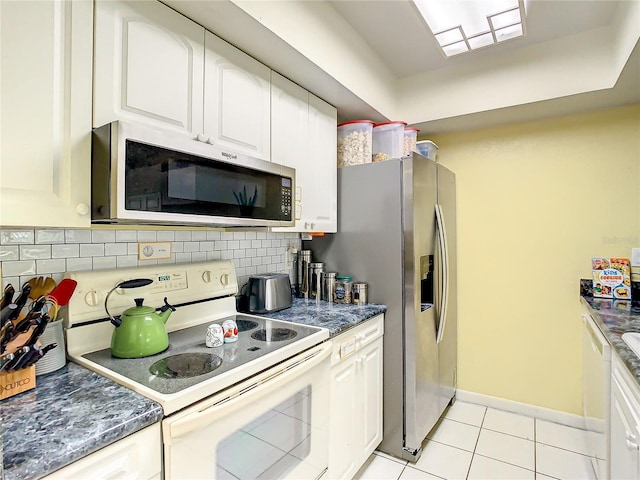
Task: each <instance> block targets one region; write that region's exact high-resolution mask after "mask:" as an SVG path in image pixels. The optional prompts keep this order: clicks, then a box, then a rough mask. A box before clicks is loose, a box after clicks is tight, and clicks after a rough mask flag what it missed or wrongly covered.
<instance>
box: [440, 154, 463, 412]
mask: <svg viewBox="0 0 640 480" xmlns="http://www.w3.org/2000/svg"><path fill="white" fill-rule="evenodd" d="M437 170H438V205H439V207H440V211H441V213H442V217H441V220H442V230H443V232H442V233H443V238H444V245H443V248H442V249H441V251H442V252H443V253H444V254H445V256H446V271H442V272H441V271H440V269H442V267H443V266H445V265H443V262H442V261H439V262H438V261H436V275H435V278H436V296H438V295H439V294H440V293H443V294H444V297H445V301H446V304H444V305H442V304H438V302H437V301H436V306H437V310H436V313H437V314H438V315H439V316H442V315H444V318H443V319H442V321H441V322H440V323H439V331H438V346H439V348H438V367H439V379H440V380H439V384H440V388H439V392H438V410H439V412H440V413H442V412H443V411H444V409H445V408H446V406H447V405H448V404H449V402H450V401H451V399H452V398H453V397H454V395H455V391H456V365H457V350H458V340H457V339H458V320H457V318H458V296H457V261H456V260H457V248H456V238H457V232H456V177H455V174H454V173H453V172H452V171H450V170H448V169H446V168H445V167H443V166H442V165H438V166H437ZM445 288H446V291H445V292H443V290H444V289H445Z"/></svg>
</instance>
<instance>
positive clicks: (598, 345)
mask: <svg viewBox="0 0 640 480" xmlns="http://www.w3.org/2000/svg"><path fill="white" fill-rule="evenodd" d="M582 323H583V334H582V362H583V365H582V372H583V373H582V389H583V402H582V413H583V416H584V421H585V430H586V441H587V446H588V448H589V455H590V456H591V463H592V465H593V470H594V472H595V474H596V477H597V478H598V480H608V479H609V462H608V460H609V449H610V442H611V440H610V438H611V436H610V432H609V427H608V425H609V416H610V410H609V406H610V398H609V392H610V391H611V346H610V345H609V342H608V341H607V339H606V338H605V337H604V335H603V334H602V332H601V331H600V329H599V328H598V326H597V325H596V323H595V321H594V320H593V318H591V315H589V314H588V313H586V312H584V311H583V313H582Z"/></svg>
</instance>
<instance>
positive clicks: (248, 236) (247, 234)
mask: <svg viewBox="0 0 640 480" xmlns="http://www.w3.org/2000/svg"><path fill="white" fill-rule="evenodd" d="M244 238H245V239H246V240H255V239H256V232H245V237H244Z"/></svg>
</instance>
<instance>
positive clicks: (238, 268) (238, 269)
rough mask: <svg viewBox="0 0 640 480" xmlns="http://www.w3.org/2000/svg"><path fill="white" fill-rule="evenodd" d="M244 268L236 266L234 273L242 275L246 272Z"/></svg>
mask: <svg viewBox="0 0 640 480" xmlns="http://www.w3.org/2000/svg"><path fill="white" fill-rule="evenodd" d="M245 270H246V269H245V268H244V267H236V275H238V276H242V277H244V276H245V275H246V274H247V272H246V271H245Z"/></svg>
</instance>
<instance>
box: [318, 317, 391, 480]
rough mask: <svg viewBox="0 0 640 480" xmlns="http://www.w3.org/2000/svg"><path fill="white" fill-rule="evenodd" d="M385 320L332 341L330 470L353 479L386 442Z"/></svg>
mask: <svg viewBox="0 0 640 480" xmlns="http://www.w3.org/2000/svg"><path fill="white" fill-rule="evenodd" d="M383 331H384V316H383V315H378V316H376V317H374V318H373V319H371V320H369V321H367V322H365V323H363V324H362V325H359V326H358V327H355V328H354V329H352V330H349V331H347V332H345V333H343V334H341V335H338V336H337V337H335V339H334V349H333V353H332V356H331V400H330V409H331V413H330V419H331V420H330V427H329V438H330V441H329V470H328V473H327V478H330V479H332V480H334V479H349V478H352V477H353V475H354V474H355V473H356V472H357V471H358V469H359V468H360V467H361V466H362V465H363V464H364V462H365V461H366V460H367V458H368V457H369V455H371V453H372V452H373V451H374V450H375V448H376V447H377V446H378V445H379V444H380V442H381V441H382V334H383Z"/></svg>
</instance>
